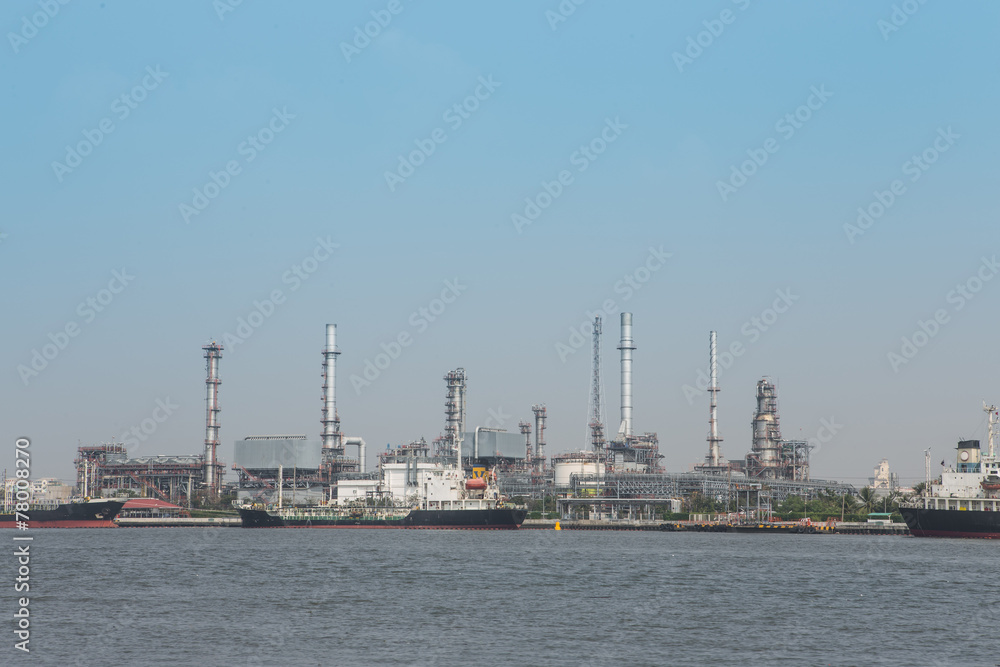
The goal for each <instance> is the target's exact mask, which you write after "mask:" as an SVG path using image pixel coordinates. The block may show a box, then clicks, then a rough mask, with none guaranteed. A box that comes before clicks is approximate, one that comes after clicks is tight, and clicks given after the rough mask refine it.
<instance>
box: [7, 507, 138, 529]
mask: <svg viewBox="0 0 1000 667" xmlns="http://www.w3.org/2000/svg"><path fill="white" fill-rule="evenodd" d="M124 505H125V502H124V501H121V500H81V501H79V502H68V503H63V504H61V505H57V506H56V507H54V508H46V509H41V508H35V507H32V508H30V509H28V511H26V512H16V511H9V510H11V508H6V509H5V511H4V512H2V513H0V528H21V529H22V530H34V529H36V528H113V527H115V522H114V520H115V517H116V516H118V512H120V511H121V509H122V507H123V506H124Z"/></svg>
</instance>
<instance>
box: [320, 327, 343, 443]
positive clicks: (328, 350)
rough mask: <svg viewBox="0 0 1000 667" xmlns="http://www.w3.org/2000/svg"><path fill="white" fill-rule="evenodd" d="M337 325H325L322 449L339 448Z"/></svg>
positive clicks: (338, 352) (338, 351)
mask: <svg viewBox="0 0 1000 667" xmlns="http://www.w3.org/2000/svg"><path fill="white" fill-rule="evenodd" d="M339 354H340V350H338V349H337V325H336V324H327V325H326V347H324V348H323V419H322V424H323V449H340V448H341V445H340V417H339V416H338V415H337V386H336V385H337V382H336V381H337V356H338V355H339Z"/></svg>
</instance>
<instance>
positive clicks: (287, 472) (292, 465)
mask: <svg viewBox="0 0 1000 667" xmlns="http://www.w3.org/2000/svg"><path fill="white" fill-rule="evenodd" d="M322 354H323V373H322V377H323V408H322V417H321V419H320V424H321V426H322V434H321V439H320V440H308V439H307V438H306V436H305V435H253V436H248V437H246V438H243V439H242V440H237V441H236V442H235V443H234V451H233V458H234V460H233V469H234V470H235V471H236V475H237V484H236V493H237V500H239V501H241V502H247V501H251V502H262V503H268V502H275V501H276V500H277V496H278V494H279V492H280V493H281V494H282V495H283V497H284V498H285V499H287V501H288V502H292V503H293V504H303V505H309V504H316V503H318V502H322V501H324V500H327V499H329V497H330V490H331V488H332V487H333V486H334V485H335V484H336V482H337V480H338V479H340V478H342V477H345V476H350V475H363V474H364V472H365V457H366V453H367V452H366V449H367V444H366V443H365V440H364V438H360V437H356V436H345V435H344V434H343V433H342V432H341V430H340V415H339V414H338V412H337V386H336V383H337V357H338V356H340V349H339V348H338V347H337V325H336V324H327V325H326V345H325V347H324V348H323V351H322ZM350 446H354V447H357V458H351V457H348V456H347V447H350Z"/></svg>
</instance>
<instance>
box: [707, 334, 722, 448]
mask: <svg viewBox="0 0 1000 667" xmlns="http://www.w3.org/2000/svg"><path fill="white" fill-rule="evenodd" d="M716 352H717V348H716V340H715V332H714V331H710V332H709V334H708V367H709V372H710V374H711V376H712V377H711V384H709V387H708V391H709V394H710V401H709V406H708V457H707V459H706V460H705V462H706V463H707V464H708V465H710V466H718V465H720V464H721V462H722V456H721V454H720V452H719V443H720V442H722V438H720V437H719V423H718V407H719V399H718V394H719V362H718V357H717V354H716Z"/></svg>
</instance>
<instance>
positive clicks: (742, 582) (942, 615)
mask: <svg viewBox="0 0 1000 667" xmlns="http://www.w3.org/2000/svg"><path fill="white" fill-rule="evenodd" d="M34 535H35V541H34V542H33V544H32V563H31V567H32V571H31V578H32V580H31V587H32V589H31V612H32V619H33V624H32V631H33V632H32V640H31V644H30V645H31V648H32V652H31V655H30V656H23V655H18V654H19V652H18V651H15V650H14V649H13V643H14V639H13V635H12V633H10V634H9V635H8V639H7V642H6V645H5V646H2V647H0V664H22V663H23V664H45V665H75V664H79V665H160V664H163V665H167V664H171V665H469V664H483V665H498V664H503V665H581V664H594V665H932V666H933V665H940V666H944V665H956V666H957V665H976V666H980V665H989V666H993V665H997V664H1000V558H998V557H1000V543H998V542H989V541H972V540H922V539H916V538H901V537H857V536H829V535H822V536H820V535H729V534H713V533H692V534H683V533H634V532H574V531H558V532H557V531H536V530H522V531H510V532H507V531H501V532H480V531H405V530H403V531H395V530H241V529H118V530H50V531H35V532H34ZM11 537H13V532H12V531H4V532H3V533H2V534H0V538H2V539H4V540H7V542H8V544H9V545H10V546H9V548H8V549H7V550H6V552H7V553H9V554H11V553H13V551H14V548H13V542H12V541H11ZM5 560H6V568H5V569H6V572H7V576H8V581H10V582H11V585H10V586H4V589H5V590H7V591H8V594H7V595H5V596H4V604H5V605H6V606H7V608H8V609H9V611H10V612H11V613H13V611H14V609H15V601H14V597H15V595H14V593H13V592H12V587H13V578H14V576H15V575H14V568H15V563H14V558H13V557H12V556H8V557H7V558H6V559H5ZM25 658H27V659H25Z"/></svg>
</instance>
